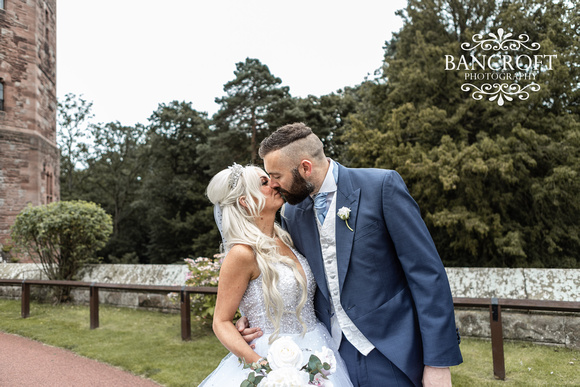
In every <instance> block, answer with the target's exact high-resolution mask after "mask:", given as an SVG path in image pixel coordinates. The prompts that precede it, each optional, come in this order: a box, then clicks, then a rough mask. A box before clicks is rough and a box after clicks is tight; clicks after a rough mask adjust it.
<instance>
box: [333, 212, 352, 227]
mask: <svg viewBox="0 0 580 387" xmlns="http://www.w3.org/2000/svg"><path fill="white" fill-rule="evenodd" d="M336 215H338V217H339V218H340V219H342V220H344V222H345V223H346V227H348V229H349V230H350V231H354V230H353V229H352V228H350V226H349V225H348V218H350V208H348V207H342V208H341V209H340V210H338V212H337V213H336Z"/></svg>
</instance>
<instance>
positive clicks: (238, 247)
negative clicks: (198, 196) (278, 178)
mask: <svg viewBox="0 0 580 387" xmlns="http://www.w3.org/2000/svg"><path fill="white" fill-rule="evenodd" d="M268 181H269V179H268V176H267V174H266V173H265V172H264V171H263V170H261V169H260V168H258V167H255V166H247V167H242V166H241V165H238V164H235V163H234V165H233V166H231V167H229V168H228V169H224V170H223V171H221V172H219V173H218V174H216V175H215V176H214V177H213V178H212V180H211V181H210V183H209V185H208V188H207V196H208V198H209V200H210V201H211V202H212V203H213V204H214V215H215V217H216V222H217V224H218V227H219V229H220V232H221V234H222V238H223V248H224V249H225V251H226V252H227V255H226V257H225V259H224V261H223V264H222V267H221V270H220V275H219V286H218V295H217V302H216V308H215V313H214V318H213V330H214V332H215V334H216V336H217V338H218V339H219V340H220V341H221V343H222V344H223V345H224V346H225V347H226V348H227V349H228V350H229V351H230V354H228V355H227V356H226V357H225V358H224V359H223V360H222V362H221V363H220V365H219V366H218V367H217V368H216V370H214V371H213V372H212V373H211V374H210V375H209V376H208V377H207V378H206V379H205V380H204V381H203V382H202V383H201V386H220V387H221V386H239V385H240V384H241V383H242V382H243V381H244V380H245V379H246V378H247V377H248V374H250V372H252V369H248V368H243V365H242V364H241V363H240V360H239V359H243V361H245V362H246V363H247V364H250V363H258V364H263V365H265V364H267V359H265V358H266V357H267V355H268V350H269V349H270V346H271V345H272V343H273V342H274V341H275V340H276V339H278V338H281V337H285V338H286V337H290V338H291V339H292V341H294V342H295V343H296V344H297V345H298V346H299V347H300V350H301V351H302V355H303V356H302V359H303V364H306V363H307V362H308V360H309V358H310V355H311V354H314V353H315V352H318V351H321V350H322V349H323V347H327V348H329V349H330V350H331V351H332V352H333V353H334V356H335V359H336V364H335V365H332V366H333V368H332V371H333V372H332V373H331V375H330V376H329V381H330V382H331V383H329V384H328V385H331V384H332V385H333V386H334V387H338V386H352V384H351V383H350V380H349V378H348V372H347V370H346V366H345V365H344V363H343V361H342V359H341V358H340V355H339V354H338V348H336V345H335V344H334V342H333V341H332V338H331V337H330V334H329V333H328V331H327V330H326V328H325V327H324V325H323V324H322V323H321V322H319V321H318V320H317V319H316V317H315V314H314V306H313V297H314V291H315V289H316V283H315V281H314V276H313V275H312V272H311V271H310V267H309V266H308V263H307V261H306V259H305V258H304V257H303V256H302V255H300V253H298V251H296V250H294V248H293V243H292V240H291V239H290V236H289V235H288V233H287V232H286V231H284V230H283V229H282V228H281V227H280V226H279V225H278V224H277V223H276V222H275V218H276V212H277V211H278V210H279V209H280V207H281V206H282V205H283V204H284V200H283V199H282V197H281V196H280V194H279V193H278V192H277V191H275V190H273V189H272V188H270V187H269V185H268ZM238 308H239V309H240V311H241V313H242V315H244V316H245V317H247V319H248V320H249V323H250V326H253V327H261V328H262V332H263V335H262V336H261V337H259V338H257V339H256V340H254V341H253V342H252V343H251V345H250V344H248V343H247V342H246V341H245V340H244V339H243V338H242V336H241V335H240V333H239V331H238V329H237V328H236V326H235V325H234V324H233V323H232V320H233V319H234V315H235V313H236V311H237V309H238ZM327 351H328V350H327ZM334 366H336V370H335V368H334Z"/></svg>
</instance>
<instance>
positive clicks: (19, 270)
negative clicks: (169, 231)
mask: <svg viewBox="0 0 580 387" xmlns="http://www.w3.org/2000/svg"><path fill="white" fill-rule="evenodd" d="M186 273H187V267H186V266H185V265H92V266H89V267H87V268H86V269H85V270H84V271H83V272H82V273H81V276H80V278H79V279H80V280H81V281H86V282H105V283H122V284H144V285H182V284H183V282H184V280H185V275H186ZM447 275H448V277H449V284H450V286H451V292H452V293H453V296H454V297H474V298H492V297H498V298H513V299H532V300H552V301H576V302H579V301H580V270H569V269H497V268H447ZM0 278H15V279H25V278H27V279H45V278H44V276H43V275H42V273H41V272H40V270H39V269H38V267H37V266H36V265H35V264H30V263H23V264H9V263H4V264H0ZM32 290H33V297H36V298H38V297H42V296H43V295H44V293H43V290H41V288H40V287H35V286H33V287H32ZM73 296H74V297H75V300H76V302H79V303H88V291H87V290H75V291H74V292H73ZM0 297H4V298H14V299H20V288H19V287H0ZM99 299H100V302H102V303H107V304H111V305H116V306H122V307H133V308H148V309H157V310H163V311H177V308H178V306H177V305H176V304H173V303H172V302H171V301H170V300H169V299H168V298H167V297H166V296H165V295H158V294H147V293H121V292H105V291H100V292H99ZM455 317H456V323H457V326H458V328H459V330H460V332H461V334H462V336H464V337H481V338H489V337H491V333H490V327H489V312H488V311H487V310H482V309H478V308H473V309H470V308H457V309H456V311H455ZM502 320H503V334H504V339H506V340H526V341H531V342H535V343H541V344H548V345H557V346H565V347H568V348H574V349H579V350H580V313H556V312H526V311H510V310H503V311H502Z"/></svg>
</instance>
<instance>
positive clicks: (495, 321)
mask: <svg viewBox="0 0 580 387" xmlns="http://www.w3.org/2000/svg"><path fill="white" fill-rule="evenodd" d="M0 285H8V286H21V288H22V296H21V315H22V318H27V317H28V316H29V315H30V286H31V285H35V286H70V287H77V288H86V289H88V290H89V309H90V329H96V328H98V327H99V289H103V290H112V291H122V292H143V293H166V294H167V293H178V294H179V299H180V311H181V339H182V340H191V304H190V297H189V295H190V294H216V293H217V288H215V287H190V286H155V285H130V284H129V285H127V284H108V283H95V282H79V281H50V280H21V279H0ZM453 305H454V306H455V307H465V308H483V309H489V323H490V327H491V348H492V356H493V374H494V376H495V377H496V378H497V379H501V380H504V379H505V362H504V352H503V332H502V322H501V311H502V308H504V309H523V310H542V311H556V312H580V302H569V301H541V300H514V299H506V298H491V299H489V298H467V297H454V298H453Z"/></svg>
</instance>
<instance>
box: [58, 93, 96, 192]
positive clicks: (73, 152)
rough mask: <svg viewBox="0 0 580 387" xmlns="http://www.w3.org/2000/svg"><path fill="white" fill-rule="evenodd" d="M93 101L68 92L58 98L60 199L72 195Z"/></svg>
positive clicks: (85, 150) (82, 163) (83, 158)
mask: <svg viewBox="0 0 580 387" xmlns="http://www.w3.org/2000/svg"><path fill="white" fill-rule="evenodd" d="M92 106H93V103H92V102H88V101H87V100H85V99H83V98H82V96H77V95H75V94H72V93H68V94H66V95H65V96H64V101H59V102H58V137H57V141H58V147H59V150H60V190H61V192H60V194H61V198H62V199H63V200H67V199H70V198H73V197H74V196H75V188H77V184H78V181H77V180H78V178H79V175H78V174H76V173H75V172H76V170H77V169H78V168H79V167H80V166H83V165H84V161H85V160H86V155H87V152H88V145H87V142H88V141H89V138H88V133H89V125H88V121H89V120H90V119H91V118H92V117H93V114H92V112H91V110H92Z"/></svg>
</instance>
